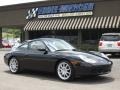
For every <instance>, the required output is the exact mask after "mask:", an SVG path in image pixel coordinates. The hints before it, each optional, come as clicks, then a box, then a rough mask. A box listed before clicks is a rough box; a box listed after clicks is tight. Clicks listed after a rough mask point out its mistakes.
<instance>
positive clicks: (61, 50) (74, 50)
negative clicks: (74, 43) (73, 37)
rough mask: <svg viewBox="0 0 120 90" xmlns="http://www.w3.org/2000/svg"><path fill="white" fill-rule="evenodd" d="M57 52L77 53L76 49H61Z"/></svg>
mask: <svg viewBox="0 0 120 90" xmlns="http://www.w3.org/2000/svg"><path fill="white" fill-rule="evenodd" d="M56 51H76V49H59V50H56Z"/></svg>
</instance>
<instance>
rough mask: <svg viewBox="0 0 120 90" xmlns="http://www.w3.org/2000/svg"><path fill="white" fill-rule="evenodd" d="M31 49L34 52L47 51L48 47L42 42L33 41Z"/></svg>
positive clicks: (30, 45)
mask: <svg viewBox="0 0 120 90" xmlns="http://www.w3.org/2000/svg"><path fill="white" fill-rule="evenodd" d="M29 48H30V49H33V50H40V49H45V48H46V46H45V45H44V43H43V42H41V41H33V42H31V43H30V44H29Z"/></svg>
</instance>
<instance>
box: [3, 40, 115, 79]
mask: <svg viewBox="0 0 120 90" xmlns="http://www.w3.org/2000/svg"><path fill="white" fill-rule="evenodd" d="M4 61H5V63H6V64H7V65H8V66H9V69H10V71H11V72H12V73H15V74H16V73H19V72H20V71H22V70H25V69H26V70H39V71H44V72H54V73H57V75H58V77H59V78H60V79H61V80H63V81H68V80H72V79H74V78H75V77H78V76H83V75H102V74H108V73H109V72H111V68H112V64H113V63H112V61H110V60H109V58H108V57H107V56H105V55H104V54H102V53H99V52H95V51H91V52H84V51H78V50H77V49H76V48H74V47H73V46H72V45H70V44H68V43H67V42H66V41H64V40H61V39H55V38H39V39H34V40H30V41H28V42H24V43H22V44H20V45H19V46H18V47H17V48H16V49H14V50H13V51H10V52H9V53H6V54H5V56H4Z"/></svg>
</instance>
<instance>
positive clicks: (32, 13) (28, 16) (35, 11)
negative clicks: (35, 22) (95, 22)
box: [26, 8, 38, 19]
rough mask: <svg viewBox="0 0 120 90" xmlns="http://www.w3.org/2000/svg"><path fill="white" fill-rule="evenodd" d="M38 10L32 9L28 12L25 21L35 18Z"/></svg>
mask: <svg viewBox="0 0 120 90" xmlns="http://www.w3.org/2000/svg"><path fill="white" fill-rule="evenodd" d="M37 12H38V8H33V9H31V10H28V13H27V14H28V15H27V16H26V19H32V18H35V17H36V16H37Z"/></svg>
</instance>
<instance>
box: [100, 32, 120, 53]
mask: <svg viewBox="0 0 120 90" xmlns="http://www.w3.org/2000/svg"><path fill="white" fill-rule="evenodd" d="M98 49H99V51H100V52H102V53H107V54H113V55H114V54H116V53H119V54H120V33H104V34H102V37H101V39H100V41H99V47H98Z"/></svg>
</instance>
